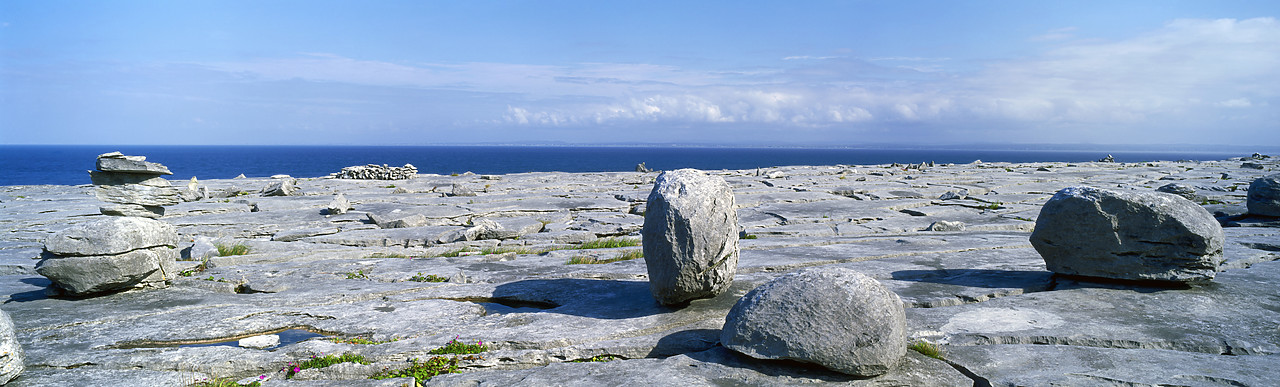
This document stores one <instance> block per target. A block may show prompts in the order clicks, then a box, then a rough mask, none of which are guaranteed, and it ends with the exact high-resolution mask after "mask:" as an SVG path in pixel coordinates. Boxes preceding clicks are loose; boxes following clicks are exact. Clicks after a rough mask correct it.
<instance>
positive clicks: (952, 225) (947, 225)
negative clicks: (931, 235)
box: [927, 220, 965, 231]
mask: <svg viewBox="0 0 1280 387" xmlns="http://www.w3.org/2000/svg"><path fill="white" fill-rule="evenodd" d="M964 227H965V225H964V222H961V221H958V220H957V221H946V220H939V221H937V222H933V224H930V225H929V228H928V229H927V230H928V231H964Z"/></svg>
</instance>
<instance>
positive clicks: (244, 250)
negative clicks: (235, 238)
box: [215, 243, 249, 257]
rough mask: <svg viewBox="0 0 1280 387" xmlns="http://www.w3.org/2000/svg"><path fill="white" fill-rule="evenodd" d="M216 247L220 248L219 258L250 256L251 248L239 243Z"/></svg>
mask: <svg viewBox="0 0 1280 387" xmlns="http://www.w3.org/2000/svg"><path fill="white" fill-rule="evenodd" d="M215 247H217V248H218V256H219V257H229V256H232V255H245V254H249V246H245V245H244V244H243V243H237V244H234V245H222V244H219V245H215Z"/></svg>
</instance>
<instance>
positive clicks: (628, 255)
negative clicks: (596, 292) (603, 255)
mask: <svg viewBox="0 0 1280 387" xmlns="http://www.w3.org/2000/svg"><path fill="white" fill-rule="evenodd" d="M640 258H644V251H642V250H631V251H626V252H622V253H619V254H618V255H616V256H614V257H613V258H608V259H596V258H595V257H589V256H585V255H579V256H575V257H573V258H569V262H565V264H566V265H598V264H605V263H614V262H622V261H630V260H633V259H640Z"/></svg>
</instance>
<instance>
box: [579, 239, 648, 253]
mask: <svg viewBox="0 0 1280 387" xmlns="http://www.w3.org/2000/svg"><path fill="white" fill-rule="evenodd" d="M639 245H640V239H639V238H604V239H596V240H593V241H588V242H583V243H582V244H581V245H578V246H577V247H574V249H575V250H590V249H613V248H618V247H635V246H639Z"/></svg>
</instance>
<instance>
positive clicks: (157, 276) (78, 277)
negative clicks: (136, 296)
mask: <svg viewBox="0 0 1280 387" xmlns="http://www.w3.org/2000/svg"><path fill="white" fill-rule="evenodd" d="M97 167H98V170H97V171H90V176H91V178H92V179H93V184H94V185H95V186H96V187H97V189H96V193H97V196H98V198H99V199H101V200H103V201H107V202H110V203H114V204H113V205H108V206H104V207H102V209H101V211H102V213H103V214H104V215H109V216H108V217H107V218H103V219H96V220H93V221H89V222H86V223H82V224H79V225H76V226H73V227H70V228H67V229H65V230H62V231H60V232H58V233H56V234H54V235H53V236H51V237H49V238H48V239H46V240H45V241H44V251H43V253H42V259H41V260H40V262H38V263H37V264H36V272H37V273H39V274H40V275H43V276H45V277H47V278H49V280H50V281H52V282H53V284H54V286H55V288H56V289H60V290H61V291H63V292H65V293H67V294H70V295H73V296H85V295H91V294H95V293H104V292H110V291H119V290H126V289H133V288H155V287H166V286H168V281H170V280H171V279H172V278H173V275H174V274H176V273H174V272H173V270H172V266H173V264H174V261H175V260H177V259H178V256H179V251H178V250H177V248H176V247H177V244H178V234H177V232H176V231H175V229H174V227H173V226H172V225H170V224H168V223H165V222H161V221H158V220H154V218H158V217H160V216H162V215H163V214H164V207H163V206H166V205H173V204H177V203H178V202H179V201H180V200H181V195H180V194H179V190H178V189H177V188H174V187H172V186H170V185H169V181H168V180H165V179H164V178H161V177H159V176H160V175H166V174H172V173H171V172H169V168H167V167H165V166H163V165H160V164H157V163H152V162H147V161H146V157H143V156H125V155H122V154H120V153H119V152H112V153H107V154H103V155H101V156H98V166H97Z"/></svg>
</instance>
